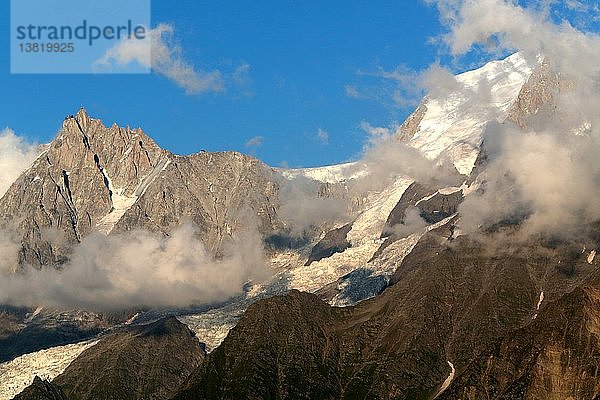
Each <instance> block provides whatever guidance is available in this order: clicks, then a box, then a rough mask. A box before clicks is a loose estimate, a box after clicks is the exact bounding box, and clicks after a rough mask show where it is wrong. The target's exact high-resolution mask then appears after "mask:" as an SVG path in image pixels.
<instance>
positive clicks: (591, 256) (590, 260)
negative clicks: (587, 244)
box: [587, 250, 596, 264]
mask: <svg viewBox="0 0 600 400" xmlns="http://www.w3.org/2000/svg"><path fill="white" fill-rule="evenodd" d="M595 257H596V250H592V251H590V254H588V256H587V262H588V264H591V263H593V262H594V258H595Z"/></svg>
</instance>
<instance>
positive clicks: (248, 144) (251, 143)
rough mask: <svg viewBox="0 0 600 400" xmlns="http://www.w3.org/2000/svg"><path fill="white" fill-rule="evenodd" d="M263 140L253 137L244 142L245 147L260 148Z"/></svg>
mask: <svg viewBox="0 0 600 400" xmlns="http://www.w3.org/2000/svg"><path fill="white" fill-rule="evenodd" d="M264 140H265V138H264V136H254V137H253V138H251V139H250V140H248V141H247V142H246V147H260V146H262V144H263V142H264Z"/></svg>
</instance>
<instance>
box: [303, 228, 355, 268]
mask: <svg viewBox="0 0 600 400" xmlns="http://www.w3.org/2000/svg"><path fill="white" fill-rule="evenodd" d="M350 229H352V224H346V225H344V226H341V227H339V228H336V229H332V230H330V231H329V232H327V233H326V234H325V236H323V239H321V240H320V241H319V243H317V244H316V245H315V246H314V247H313V248H312V250H311V252H310V255H309V256H308V261H306V264H305V265H310V264H311V263H312V262H313V261H319V260H321V259H323V258H327V257H331V256H332V255H334V254H335V253H342V252H343V251H344V250H346V249H347V248H348V247H350V242H349V241H348V239H347V238H346V236H347V235H348V232H350Z"/></svg>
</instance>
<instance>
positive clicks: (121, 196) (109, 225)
mask: <svg viewBox="0 0 600 400" xmlns="http://www.w3.org/2000/svg"><path fill="white" fill-rule="evenodd" d="M170 163H171V161H170V160H168V159H163V160H161V161H160V162H159V163H158V164H157V165H156V166H155V167H154V168H153V169H152V171H151V172H150V174H148V176H147V177H145V178H144V179H142V181H141V182H140V183H139V185H138V186H137V188H136V189H135V190H134V192H133V194H132V195H130V196H128V195H126V194H125V192H126V189H125V188H116V187H114V186H113V183H112V181H111V179H110V176H109V175H108V172H107V171H106V169H103V174H104V177H105V178H106V181H107V182H108V189H109V190H110V191H111V192H112V197H111V198H112V209H111V210H110V212H109V213H108V214H106V215H105V216H104V218H102V219H101V220H100V221H98V223H97V224H96V228H97V229H98V230H99V231H100V232H102V233H104V234H105V235H108V234H109V233H110V232H111V231H112V230H113V228H114V227H115V225H116V224H117V222H119V220H120V219H121V218H122V217H123V215H125V213H126V212H127V210H129V209H130V208H131V206H133V205H134V204H135V202H136V201H137V200H138V199H139V198H140V197H141V196H143V195H144V193H145V192H146V189H148V186H150V185H151V184H152V183H153V182H154V181H155V180H156V177H157V176H158V175H160V173H161V172H162V171H164V170H165V169H166V168H167V167H168V166H169V164H170Z"/></svg>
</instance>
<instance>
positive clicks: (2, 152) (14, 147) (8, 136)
mask: <svg viewBox="0 0 600 400" xmlns="http://www.w3.org/2000/svg"><path fill="white" fill-rule="evenodd" d="M40 150H41V149H40V146H39V145H36V144H33V143H29V142H28V141H27V140H26V139H25V138H23V137H20V136H17V135H16V134H15V132H14V131H13V130H12V129H9V128H6V129H4V130H2V131H0V196H3V195H4V193H6V191H7V190H8V188H9V187H10V185H11V184H12V183H13V182H14V181H15V180H16V179H17V178H18V177H19V175H20V174H21V172H23V171H24V170H25V169H26V168H28V167H29V165H31V163H32V162H33V160H35V158H36V157H37V156H38V154H39V153H40Z"/></svg>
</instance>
